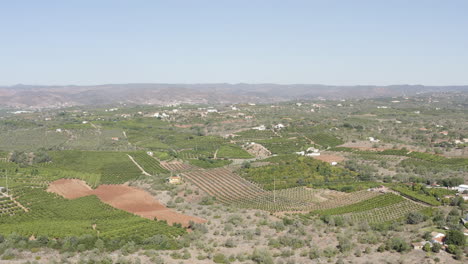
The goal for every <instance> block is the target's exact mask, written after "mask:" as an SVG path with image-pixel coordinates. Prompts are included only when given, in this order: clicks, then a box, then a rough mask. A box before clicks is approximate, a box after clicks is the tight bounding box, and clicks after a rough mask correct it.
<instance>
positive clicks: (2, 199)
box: [0, 194, 25, 217]
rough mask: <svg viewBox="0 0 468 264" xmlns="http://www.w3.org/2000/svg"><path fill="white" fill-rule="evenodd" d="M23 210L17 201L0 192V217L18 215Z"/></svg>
mask: <svg viewBox="0 0 468 264" xmlns="http://www.w3.org/2000/svg"><path fill="white" fill-rule="evenodd" d="M24 212H25V209H23V208H21V207H20V206H19V204H18V203H17V202H15V201H13V200H12V199H10V197H7V196H3V195H2V194H0V217H4V216H13V215H18V214H22V213H24Z"/></svg>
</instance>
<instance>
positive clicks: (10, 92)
mask: <svg viewBox="0 0 468 264" xmlns="http://www.w3.org/2000/svg"><path fill="white" fill-rule="evenodd" d="M441 92H468V85H466V86H423V85H390V86H369V85H362V86H359V85H358V86H332V85H318V84H291V85H279V84H244V83H241V84H226V83H212V84H106V85H95V86H74V85H68V86H41V85H14V86H3V87H2V86H0V107H3V108H30V109H38V108H60V107H69V106H81V105H110V104H119V103H122V104H123V103H125V104H138V105H142V104H149V105H169V104H178V103H183V104H204V103H206V104H230V103H243V102H244V103H246V102H255V103H266V102H279V101H286V100H295V99H302V100H305V99H316V98H325V99H346V98H376V97H394V96H412V95H415V94H420V93H441Z"/></svg>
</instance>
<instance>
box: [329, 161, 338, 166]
mask: <svg viewBox="0 0 468 264" xmlns="http://www.w3.org/2000/svg"><path fill="white" fill-rule="evenodd" d="M337 164H338V162H336V161H332V162H330V165H332V166H336V165H337Z"/></svg>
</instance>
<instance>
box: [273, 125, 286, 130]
mask: <svg viewBox="0 0 468 264" xmlns="http://www.w3.org/2000/svg"><path fill="white" fill-rule="evenodd" d="M274 128H275V129H282V128H284V125H283V124H277V125H275V126H274Z"/></svg>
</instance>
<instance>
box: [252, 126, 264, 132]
mask: <svg viewBox="0 0 468 264" xmlns="http://www.w3.org/2000/svg"><path fill="white" fill-rule="evenodd" d="M252 129H253V130H258V131H264V130H266V127H265V125H260V126H258V127H253V128H252Z"/></svg>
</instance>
